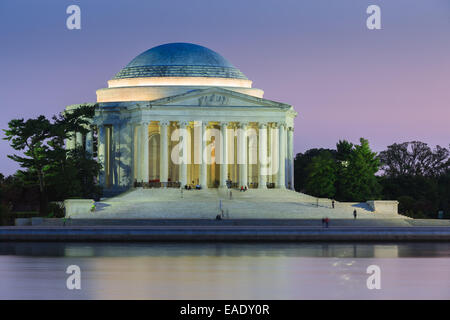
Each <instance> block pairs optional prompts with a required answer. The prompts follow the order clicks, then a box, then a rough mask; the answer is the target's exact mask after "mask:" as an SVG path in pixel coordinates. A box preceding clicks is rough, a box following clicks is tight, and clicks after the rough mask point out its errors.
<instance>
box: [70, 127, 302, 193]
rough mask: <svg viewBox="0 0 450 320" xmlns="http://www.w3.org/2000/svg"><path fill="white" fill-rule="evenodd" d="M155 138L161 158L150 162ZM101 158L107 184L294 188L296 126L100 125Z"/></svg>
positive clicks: (89, 137) (88, 141) (89, 141)
mask: <svg viewBox="0 0 450 320" xmlns="http://www.w3.org/2000/svg"><path fill="white" fill-rule="evenodd" d="M154 135H155V136H154ZM151 137H152V141H150V138H151ZM78 141H79V137H78V134H77V135H76V143H78ZM80 141H81V138H80ZM155 141H156V142H157V143H158V148H159V151H156V152H158V153H159V155H158V156H156V157H157V160H158V161H155V156H153V157H152V158H153V163H150V157H151V155H152V154H153V153H152V152H155V150H158V149H157V148H156V146H155V148H153V147H152V146H154V143H156V142H155ZM85 146H86V148H88V147H89V148H91V146H92V133H90V134H88V135H86V143H85ZM98 160H99V161H100V163H101V164H102V166H103V171H102V174H101V175H100V183H101V184H103V185H105V186H106V187H114V186H122V187H124V186H126V185H128V187H129V186H130V185H132V184H133V183H136V182H137V183H141V184H145V183H149V182H150V183H151V182H155V181H156V182H157V184H160V186H161V187H168V186H171V185H173V184H171V182H177V183H178V182H179V185H180V186H181V187H183V186H186V185H189V184H194V185H199V186H201V188H203V189H205V188H208V187H220V188H227V187H228V188H229V187H230V186H234V187H241V186H242V187H253V188H256V187H257V188H260V189H265V188H267V187H270V188H273V187H275V188H279V189H284V188H289V189H293V187H294V179H293V177H294V174H293V172H294V158H293V128H292V127H288V126H287V125H286V123H284V122H245V121H244V122H217V121H167V120H161V121H158V120H157V121H142V122H139V123H131V122H127V123H120V124H111V125H100V126H98ZM156 165H157V166H158V168H155V166H156ZM255 177H256V178H255Z"/></svg>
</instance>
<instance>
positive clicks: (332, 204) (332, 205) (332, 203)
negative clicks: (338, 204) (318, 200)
mask: <svg viewBox="0 0 450 320" xmlns="http://www.w3.org/2000/svg"><path fill="white" fill-rule="evenodd" d="M331 207H332V208H333V209H334V200H332V201H331Z"/></svg>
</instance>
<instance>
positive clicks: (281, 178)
mask: <svg viewBox="0 0 450 320" xmlns="http://www.w3.org/2000/svg"><path fill="white" fill-rule="evenodd" d="M285 129H286V124H285V123H279V124H278V159H279V160H278V174H277V188H278V189H285V188H286V180H285V174H286V172H285V170H286V130H285Z"/></svg>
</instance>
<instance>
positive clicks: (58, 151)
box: [4, 105, 100, 214]
mask: <svg viewBox="0 0 450 320" xmlns="http://www.w3.org/2000/svg"><path fill="white" fill-rule="evenodd" d="M94 112H95V106H91V105H83V106H80V107H79V108H77V109H74V110H71V111H70V112H64V113H62V114H59V115H58V116H54V117H53V118H52V120H53V121H52V122H51V121H50V120H48V119H47V118H46V117H45V116H42V115H41V116H39V117H37V118H36V119H29V120H27V121H24V120H23V119H14V120H11V121H10V122H9V123H8V127H9V129H7V130H4V131H5V135H6V137H5V138H4V139H5V140H8V141H10V143H11V146H12V147H13V148H14V149H15V150H17V151H20V152H21V153H22V155H17V154H14V155H9V156H8V157H9V158H11V159H13V160H14V161H16V162H18V163H19V164H20V166H21V167H22V168H24V169H25V170H24V171H19V172H18V173H17V175H16V176H17V177H18V178H21V179H22V180H23V181H24V182H26V183H27V184H31V185H32V184H33V183H35V184H37V185H38V186H39V193H40V209H39V211H40V213H41V214H45V213H46V212H47V205H48V200H49V198H48V190H49V188H50V189H51V190H52V193H51V194H52V198H53V199H55V198H56V199H55V200H63V199H65V198H68V197H82V196H88V195H89V193H92V192H94V191H95V192H94V193H95V194H98V188H97V187H95V186H94V184H95V177H96V175H97V174H98V172H99V170H100V166H99V165H98V164H97V162H96V161H95V160H94V159H93V158H92V156H91V155H90V154H87V153H86V152H85V151H84V149H83V148H77V149H76V150H72V151H67V150H65V146H64V142H65V140H66V139H68V138H72V134H73V133H74V132H79V133H82V134H86V133H87V132H88V131H89V130H90V127H89V126H90V118H92V117H93V115H94Z"/></svg>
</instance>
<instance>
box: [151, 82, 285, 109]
mask: <svg viewBox="0 0 450 320" xmlns="http://www.w3.org/2000/svg"><path fill="white" fill-rule="evenodd" d="M150 105H152V106H163V105H164V106H197V107H260V108H261V107H271V108H280V109H288V108H290V107H291V106H290V105H288V104H284V103H280V102H276V101H272V100H267V99H263V98H258V97H254V96H250V95H248V94H244V93H240V92H236V91H231V90H227V89H223V88H217V87H211V88H206V89H196V90H192V91H189V92H186V93H182V94H179V95H175V96H170V97H166V98H162V99H158V100H153V101H150Z"/></svg>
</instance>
